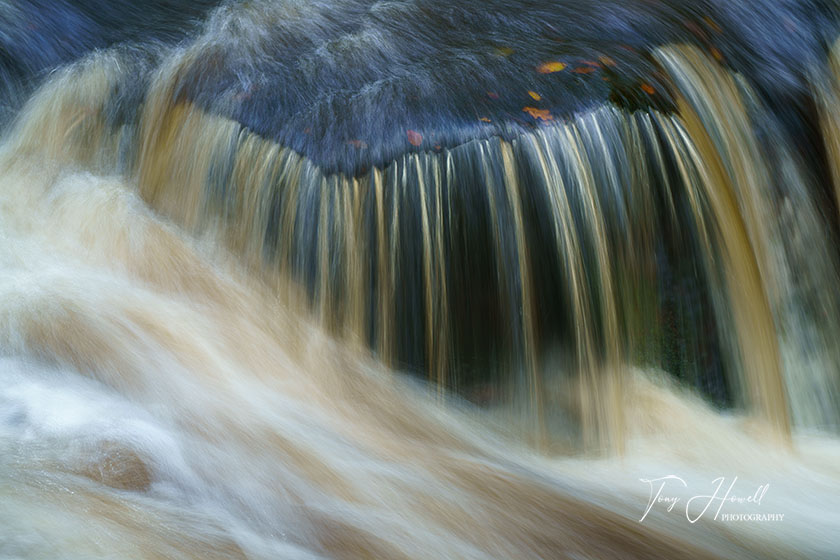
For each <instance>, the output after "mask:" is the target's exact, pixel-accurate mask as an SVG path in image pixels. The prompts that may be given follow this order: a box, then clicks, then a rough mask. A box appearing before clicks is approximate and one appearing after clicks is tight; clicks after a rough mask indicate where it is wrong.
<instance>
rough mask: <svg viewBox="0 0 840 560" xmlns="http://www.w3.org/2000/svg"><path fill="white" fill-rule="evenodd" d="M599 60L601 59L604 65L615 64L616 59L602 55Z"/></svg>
mask: <svg viewBox="0 0 840 560" xmlns="http://www.w3.org/2000/svg"><path fill="white" fill-rule="evenodd" d="M598 60H600V61H601V64H603V65H604V66H615V60H613V59H611V58H610V57H608V56H604V55H601V56H599V57H598Z"/></svg>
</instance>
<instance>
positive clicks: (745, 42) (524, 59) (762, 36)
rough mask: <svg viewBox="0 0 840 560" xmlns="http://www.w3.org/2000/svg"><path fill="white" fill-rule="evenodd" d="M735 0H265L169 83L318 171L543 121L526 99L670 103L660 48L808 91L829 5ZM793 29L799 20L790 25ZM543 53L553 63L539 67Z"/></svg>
mask: <svg viewBox="0 0 840 560" xmlns="http://www.w3.org/2000/svg"><path fill="white" fill-rule="evenodd" d="M730 4H731V3H726V2H721V1H720V0H706V1H704V2H702V4H700V5H698V6H693V7H691V9H686V8H683V7H680V6H671V5H668V4H667V3H663V4H662V5H661V6H660V5H658V6H657V11H650V10H646V9H644V7H643V6H636V5H635V4H633V3H632V0H631V4H630V5H629V6H625V5H617V2H614V1H613V0H594V1H593V2H592V3H591V4H587V5H585V6H579V5H577V6H565V5H564V4H563V2H562V1H561V2H558V3H557V5H556V6H554V8H553V9H552V10H548V9H546V8H544V7H540V6H533V5H530V4H528V5H522V4H519V3H516V2H514V3H512V4H511V3H501V2H495V1H491V2H489V3H487V4H486V5H485V4H482V5H481V6H480V7H476V6H472V5H471V4H470V2H469V1H467V2H466V3H463V4H460V3H459V4H457V5H451V2H450V3H444V2H442V1H437V0H430V1H429V2H428V5H426V4H423V5H422V6H421V5H419V4H418V3H416V2H412V1H404V2H393V3H388V6H387V7H383V6H380V5H379V4H375V5H374V6H368V5H367V3H366V2H364V1H349V2H346V3H343V4H341V5H340V6H338V7H335V13H332V12H330V13H329V14H327V11H325V8H324V6H323V5H320V4H315V5H312V6H310V7H308V8H307V9H306V10H303V12H304V13H303V14H302V15H301V14H295V15H294V17H291V16H290V17H286V16H284V14H283V13H282V11H280V10H279V9H278V8H274V7H273V6H271V7H266V6H265V5H261V6H258V7H257V8H254V9H253V10H251V8H248V9H247V10H243V14H244V15H242V17H239V16H238V15H237V19H233V18H231V19H230V20H228V19H226V18H227V17H228V16H229V14H227V15H226V13H225V12H224V11H223V10H222V11H219V12H218V13H214V15H213V16H211V18H210V20H209V22H208V24H207V26H206V30H205V32H204V33H203V34H201V35H200V36H199V37H198V38H197V40H196V41H195V43H194V44H193V47H194V48H195V50H193V54H194V55H195V58H194V59H193V60H192V61H191V62H190V64H189V65H187V66H185V67H184V69H183V75H182V76H179V77H177V82H178V84H177V89H178V91H179V95H180V96H182V98H184V99H187V100H189V101H190V102H192V103H193V104H194V105H196V106H198V107H201V108H202V109H203V110H204V111H206V112H208V113H211V114H218V115H222V116H225V117H227V118H230V119H231V120H234V121H237V122H239V123H240V124H241V125H243V126H244V127H245V128H246V129H248V130H249V131H251V132H253V133H255V134H257V135H259V136H260V137H262V138H266V139H271V140H273V141H274V142H276V143H277V144H279V145H281V146H285V147H288V148H290V149H292V150H294V151H295V152H296V153H298V154H301V155H303V156H306V158H307V159H308V160H309V161H311V162H312V163H313V164H314V165H316V166H317V167H318V168H320V169H322V170H323V171H324V172H325V174H334V173H343V174H345V175H348V176H356V177H358V176H360V175H363V174H364V173H365V172H367V170H368V169H370V168H384V167H387V166H388V165H389V163H390V162H392V161H395V160H397V159H399V158H401V157H403V156H404V155H405V154H408V153H419V152H435V151H442V150H443V149H452V148H455V147H457V146H459V145H462V144H466V143H468V142H470V141H472V140H476V139H486V138H490V137H494V136H499V137H502V138H504V139H511V138H513V137H515V136H517V135H519V134H521V133H522V131H528V130H533V129H539V128H541V127H542V126H543V125H544V124H545V121H544V120H542V117H541V116H538V115H537V113H536V112H537V111H539V112H542V111H545V112H546V113H548V114H550V115H551V116H552V118H553V120H554V121H564V120H565V121H568V120H570V119H574V115H575V114H577V113H580V112H585V111H588V110H589V109H591V108H592V107H595V106H598V105H602V104H605V103H612V104H614V105H616V106H618V107H621V108H624V109H627V110H630V111H635V110H638V109H642V110H651V109H656V110H659V111H661V112H666V113H667V112H672V111H673V110H674V103H673V98H672V96H671V94H670V91H671V84H670V80H669V79H668V78H667V76H666V75H665V72H664V71H663V69H662V67H661V65H660V64H659V63H658V62H657V61H656V60H655V57H654V56H653V55H652V53H654V52H655V51H656V50H657V49H660V48H662V47H664V46H667V45H673V44H691V45H694V46H695V47H697V48H698V49H700V50H701V51H703V52H705V53H706V54H707V55H708V56H709V57H710V58H713V59H715V60H716V61H717V62H718V63H720V64H722V65H724V66H726V67H728V68H730V69H731V70H733V71H735V72H737V73H739V74H741V75H743V76H744V77H745V78H746V79H747V81H748V82H749V83H750V84H752V85H753V86H754V88H755V90H756V91H757V92H758V93H759V95H762V96H763V97H765V98H766V99H768V100H769V101H772V100H774V99H781V100H783V101H781V102H780V103H782V104H783V105H784V104H788V103H795V102H796V101H797V99H798V97H797V96H798V95H800V94H801V92H802V91H806V90H807V89H808V84H807V76H806V74H807V71H802V67H808V66H814V65H816V64H817V63H818V62H819V61H820V60H824V57H825V55H826V54H827V49H826V48H825V47H826V45H825V39H826V38H827V37H830V36H831V37H833V36H835V35H836V34H837V33H838V32H840V12H838V10H834V9H832V8H831V7H829V6H822V5H819V6H812V5H811V4H812V2H808V1H807V0H798V1H795V2H792V3H780V2H778V1H777V0H757V2H756V3H755V5H753V6H751V7H749V8H745V7H743V6H737V5H736V6H733V5H730ZM374 8H375V9H374ZM605 15H609V16H610V17H605ZM572 16H573V17H572ZM710 16H713V17H710ZM261 17H262V18H263V19H266V18H273V19H271V21H272V25H273V27H271V28H269V29H263V28H262V27H261V24H262V21H263V19H261ZM275 20H276V21H275ZM571 20H574V21H571ZM243 21H244V23H243ZM237 26H239V27H237ZM252 27H253V28H254V29H253V30H252V29H251V28H252ZM797 27H798V28H801V29H802V30H804V31H807V32H808V33H806V35H805V36H801V35H802V33H799V34H797V35H796V36H795V37H793V36H791V37H790V38H786V37H788V36H789V35H791V31H790V29H793V28H797ZM232 28H235V29H236V30H235V31H231V29H232ZM786 34H787V35H786ZM231 46H236V47H237V49H233V50H232V49H231V48H230V47H231ZM546 61H561V62H562V63H563V64H564V68H563V69H562V70H560V71H556V72H549V73H541V72H539V71H538V70H537V69H538V68H539V66H540V65H541V64H542V63H544V62H546ZM651 92H653V93H651ZM530 93H537V94H538V96H539V99H537V98H533V97H529V95H530ZM528 108H532V109H534V110H535V111H528V110H527V109H528Z"/></svg>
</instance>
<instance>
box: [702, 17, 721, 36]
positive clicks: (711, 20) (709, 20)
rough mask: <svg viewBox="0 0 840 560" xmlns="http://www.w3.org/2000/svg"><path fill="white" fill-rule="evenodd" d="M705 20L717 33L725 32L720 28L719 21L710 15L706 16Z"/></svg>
mask: <svg viewBox="0 0 840 560" xmlns="http://www.w3.org/2000/svg"><path fill="white" fill-rule="evenodd" d="M703 21H705V22H706V24H707V25H708V26H709V27H711V28H712V29H714V30H715V31H716V32H717V33H722V32H723V30H722V29H721V28H720V25H718V24H717V22H716V21H715V20H713V19H712V18H710V17H709V16H706V17H704V18H703Z"/></svg>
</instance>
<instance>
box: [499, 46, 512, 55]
mask: <svg viewBox="0 0 840 560" xmlns="http://www.w3.org/2000/svg"><path fill="white" fill-rule="evenodd" d="M496 53H497V54H500V55H502V56H510V55H512V54H513V53H514V50H513V49H512V48H510V47H496Z"/></svg>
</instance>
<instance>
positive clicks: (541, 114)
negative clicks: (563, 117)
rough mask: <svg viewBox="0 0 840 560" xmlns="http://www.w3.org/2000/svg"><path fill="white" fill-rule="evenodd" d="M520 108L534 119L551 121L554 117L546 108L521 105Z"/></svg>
mask: <svg viewBox="0 0 840 560" xmlns="http://www.w3.org/2000/svg"><path fill="white" fill-rule="evenodd" d="M522 110H523V111H524V112H526V113H528V114H529V115H531V116H532V117H534V118H535V119H541V120H544V121H553V120H554V117H553V116H552V115H551V113H550V112H549V111H548V109H537V108H536V107H522Z"/></svg>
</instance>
